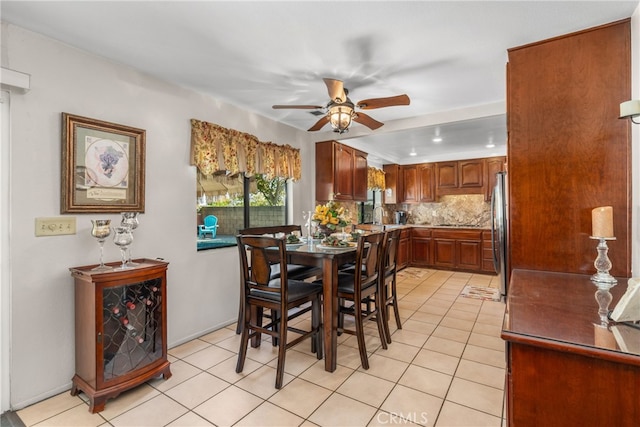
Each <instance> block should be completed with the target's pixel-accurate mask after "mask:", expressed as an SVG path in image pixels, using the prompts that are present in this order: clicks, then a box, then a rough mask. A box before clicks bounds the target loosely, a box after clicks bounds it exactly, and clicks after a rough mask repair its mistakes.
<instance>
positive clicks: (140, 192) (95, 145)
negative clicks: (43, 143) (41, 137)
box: [60, 113, 145, 213]
mask: <svg viewBox="0 0 640 427" xmlns="http://www.w3.org/2000/svg"><path fill="white" fill-rule="evenodd" d="M144 156H145V131H144V129H136V128H132V127H129V126H123V125H118V124H115V123H108V122H103V121H101V120H95V119H89V118H87V117H80V116H75V115H72V114H68V113H62V192H61V193H62V197H61V199H62V200H61V208H60V211H61V212H62V213H99V212H112V213H119V212H144V168H145V164H144Z"/></svg>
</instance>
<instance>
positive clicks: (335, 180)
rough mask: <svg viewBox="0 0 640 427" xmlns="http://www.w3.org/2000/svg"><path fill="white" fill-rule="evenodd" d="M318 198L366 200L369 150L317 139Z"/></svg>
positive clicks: (323, 200) (321, 200)
mask: <svg viewBox="0 0 640 427" xmlns="http://www.w3.org/2000/svg"><path fill="white" fill-rule="evenodd" d="M316 200H317V201H319V202H325V201H328V200H338V201H341V200H342V201H366V200H367V153H364V152H362V151H359V150H356V149H354V148H351V147H349V146H347V145H343V144H340V143H339V142H337V141H323V142H318V143H316Z"/></svg>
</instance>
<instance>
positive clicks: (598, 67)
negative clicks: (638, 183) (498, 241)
mask: <svg viewBox="0 0 640 427" xmlns="http://www.w3.org/2000/svg"><path fill="white" fill-rule="evenodd" d="M508 59H509V62H508V65H507V126H508V135H509V141H508V147H507V159H508V161H509V170H508V173H509V175H508V180H509V181H508V182H509V187H508V188H509V224H510V226H509V242H510V250H509V253H510V260H511V269H516V268H519V269H528V270H547V271H556V272H566V273H580V274H592V273H594V272H595V268H594V266H593V262H594V259H595V256H596V243H595V242H594V240H592V239H590V238H589V236H590V235H591V210H592V209H593V208H595V207H598V206H612V207H613V229H614V235H615V237H616V240H614V241H612V242H610V244H609V254H608V255H609V258H610V259H611V261H612V263H613V267H612V269H611V271H610V273H611V274H612V275H613V276H618V277H630V276H631V237H632V236H631V212H632V205H631V129H630V126H631V125H630V124H629V121H628V120H618V115H619V106H620V103H621V102H623V101H626V100H628V99H629V98H630V95H631V24H630V20H629V19H625V20H622V21H617V22H613V23H610V24H607V25H602V26H599V27H595V28H590V29H587V30H584V31H580V32H576V33H572V34H568V35H565V36H560V37H555V38H553V39H549V40H545V41H541V42H537V43H533V44H529V45H525V46H521V47H516V48H512V49H509V51H508Z"/></svg>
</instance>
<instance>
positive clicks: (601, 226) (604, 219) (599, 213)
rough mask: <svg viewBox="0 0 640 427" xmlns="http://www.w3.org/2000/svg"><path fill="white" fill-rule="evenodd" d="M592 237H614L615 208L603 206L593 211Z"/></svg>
mask: <svg viewBox="0 0 640 427" xmlns="http://www.w3.org/2000/svg"><path fill="white" fill-rule="evenodd" d="M591 227H592V229H591V235H592V236H593V237H613V208H612V207H611V206H601V207H599V208H595V209H593V210H592V211H591Z"/></svg>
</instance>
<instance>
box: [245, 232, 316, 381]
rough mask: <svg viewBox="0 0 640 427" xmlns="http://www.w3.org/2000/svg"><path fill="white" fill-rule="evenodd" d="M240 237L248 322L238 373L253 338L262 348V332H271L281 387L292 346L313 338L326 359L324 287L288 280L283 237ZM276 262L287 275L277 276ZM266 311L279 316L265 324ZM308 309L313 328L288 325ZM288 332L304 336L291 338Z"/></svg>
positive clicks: (314, 344) (314, 345)
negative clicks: (274, 268) (286, 361)
mask: <svg viewBox="0 0 640 427" xmlns="http://www.w3.org/2000/svg"><path fill="white" fill-rule="evenodd" d="M237 240H238V248H239V253H240V264H241V275H242V290H241V294H242V296H243V301H242V304H243V309H242V313H243V319H242V324H243V325H242V337H241V339H240V351H239V352H238V362H237V365H236V372H238V373H240V372H242V369H243V367H244V362H245V359H246V356H247V347H248V344H249V340H251V341H252V344H251V345H252V347H258V346H260V338H261V334H267V335H270V336H272V337H274V338H277V345H278V347H279V348H278V364H277V368H276V384H275V386H276V388H278V389H279V388H281V387H282V381H283V378H284V363H285V354H286V350H287V349H289V348H291V347H292V346H294V345H296V344H298V343H299V342H301V341H302V340H304V339H306V338H309V337H311V338H312V346H311V349H312V351H314V352H315V353H316V355H317V358H318V359H322V321H321V320H322V307H321V301H322V286H321V285H318V284H315V283H309V282H304V281H299V280H293V279H289V277H288V274H287V269H286V264H287V258H286V246H285V242H284V240H282V239H279V238H274V237H268V236H251V235H248V236H242V235H238V236H237ZM245 248H246V249H245ZM249 265H251V267H249ZM276 265H278V266H279V267H280V269H281V272H282V273H281V274H280V277H278V278H275V279H274V278H273V277H272V269H273V267H274V266H276ZM309 303H310V305H309ZM264 309H268V310H270V311H271V313H273V314H274V315H272V317H271V319H270V321H269V322H268V323H267V324H266V325H264V324H263V311H264ZM293 309H296V310H293ZM309 311H311V328H310V330H303V329H300V328H297V327H294V326H291V325H289V322H290V321H291V320H292V319H295V318H296V317H298V316H301V315H302V314H304V313H307V312H309ZM289 331H291V332H295V333H297V334H299V336H298V337H297V338H295V339H293V340H291V341H288V340H287V333H288V332H289Z"/></svg>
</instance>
